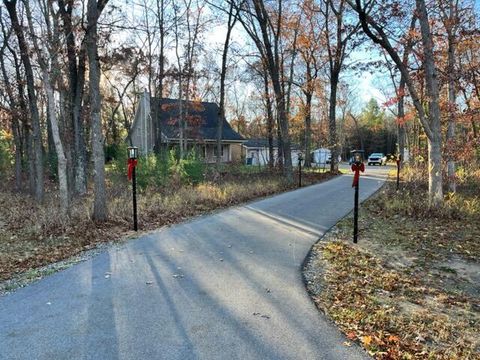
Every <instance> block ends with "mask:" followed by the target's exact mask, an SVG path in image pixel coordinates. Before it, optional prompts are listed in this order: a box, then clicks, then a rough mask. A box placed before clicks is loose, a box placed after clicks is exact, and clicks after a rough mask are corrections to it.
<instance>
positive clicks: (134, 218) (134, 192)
mask: <svg viewBox="0 0 480 360" xmlns="http://www.w3.org/2000/svg"><path fill="white" fill-rule="evenodd" d="M132 192H133V230H135V231H137V230H138V222H137V179H136V177H135V167H133V169H132Z"/></svg>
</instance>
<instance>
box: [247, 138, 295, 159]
mask: <svg viewBox="0 0 480 360" xmlns="http://www.w3.org/2000/svg"><path fill="white" fill-rule="evenodd" d="M242 149H243V157H244V158H245V164H247V165H260V166H262V165H267V164H268V160H269V159H270V150H269V147H268V139H249V140H247V141H245V142H244V143H243V144H242ZM300 152H301V151H300V149H298V147H297V146H295V145H292V150H291V154H292V164H293V165H294V166H295V165H296V164H297V162H298V154H299V153H300ZM273 161H274V163H275V164H276V163H277V161H278V142H277V140H276V139H274V140H273Z"/></svg>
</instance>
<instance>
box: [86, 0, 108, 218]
mask: <svg viewBox="0 0 480 360" xmlns="http://www.w3.org/2000/svg"><path fill="white" fill-rule="evenodd" d="M104 3H106V1H105V2H104ZM99 16H100V11H99V8H98V4H97V1H96V0H88V10H87V21H88V30H87V34H86V47H87V54H88V64H89V81H90V118H91V125H92V155H93V182H94V204H93V219H94V220H97V221H105V220H106V219H107V193H106V184H105V155H104V150H103V134H102V119H101V94H100V61H99V58H98V46H97V37H98V34H97V21H98V17H99Z"/></svg>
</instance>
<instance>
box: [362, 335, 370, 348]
mask: <svg viewBox="0 0 480 360" xmlns="http://www.w3.org/2000/svg"><path fill="white" fill-rule="evenodd" d="M362 342H363V345H365V346H369V345H370V344H371V343H372V337H371V336H362Z"/></svg>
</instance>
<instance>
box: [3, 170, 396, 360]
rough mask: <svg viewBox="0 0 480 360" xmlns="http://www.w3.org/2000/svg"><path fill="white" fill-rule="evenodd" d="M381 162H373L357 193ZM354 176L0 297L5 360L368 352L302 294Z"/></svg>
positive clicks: (366, 190)
mask: <svg viewBox="0 0 480 360" xmlns="http://www.w3.org/2000/svg"><path fill="white" fill-rule="evenodd" d="M387 169H388V168H384V167H382V168H380V167H378V168H372V167H368V168H367V172H366V174H365V176H363V177H362V179H361V190H360V196H361V199H365V198H366V197H368V196H369V195H371V194H372V193H373V192H375V191H376V190H377V189H378V188H379V187H380V186H381V184H382V183H383V181H384V179H385V176H384V175H385V174H386V170H387ZM351 182H352V176H349V175H344V176H340V177H337V178H335V179H332V180H330V181H327V182H325V183H322V184H318V185H314V186H310V187H307V188H303V189H300V190H296V191H291V192H288V193H284V194H281V195H277V196H274V197H271V198H268V199H265V200H260V201H257V202H253V203H249V204H247V205H244V206H238V207H234V208H230V209H228V210H225V211H222V212H219V213H216V214H213V215H209V216H203V217H199V218H196V219H194V220H192V221H189V222H186V223H183V224H179V225H175V226H172V227H169V228H163V229H160V230H159V231H157V232H155V233H152V234H149V235H144V236H141V237H140V238H139V239H137V240H132V241H129V242H128V243H127V244H126V245H124V246H121V247H113V248H111V249H110V250H108V251H105V252H103V253H101V254H99V255H97V256H95V257H93V258H91V259H89V260H86V261H84V262H82V263H79V264H77V265H74V266H72V267H70V268H68V269H67V270H64V271H61V272H58V273H56V274H53V275H51V276H48V277H46V278H44V279H42V280H40V281H38V282H36V283H34V284H32V285H29V286H27V287H25V288H22V289H19V290H18V291H16V292H14V293H12V294H9V295H6V296H3V297H0V359H2V360H3V359H29V360H30V359H49V360H50V359H69V360H73V359H182V360H186V359H209V360H210V359H229V360H231V359H275V360H277V359H363V358H367V355H366V354H365V353H364V352H363V350H361V349H360V348H359V347H357V346H351V347H347V346H345V345H344V344H343V343H344V341H345V340H346V339H345V338H344V337H343V336H342V335H341V333H340V332H339V331H338V330H337V329H336V327H335V326H334V325H333V324H332V323H330V322H329V321H328V320H327V319H326V318H325V317H324V316H323V315H322V314H321V313H319V312H318V310H317V309H316V308H315V306H314V304H313V303H312V301H311V299H310V298H309V296H308V294H307V293H306V291H305V287H304V284H303V281H302V276H301V265H302V262H303V260H304V258H305V257H306V255H307V254H308V251H309V250H310V248H311V246H312V245H313V244H314V243H315V242H316V241H317V240H318V238H319V237H320V236H321V235H322V234H323V233H324V232H325V231H326V230H328V229H329V228H330V227H331V226H333V225H334V224H335V223H336V222H337V221H338V220H339V219H340V218H341V217H343V216H344V215H346V214H347V213H348V212H349V211H351V209H352V208H353V189H352V188H351Z"/></svg>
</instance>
